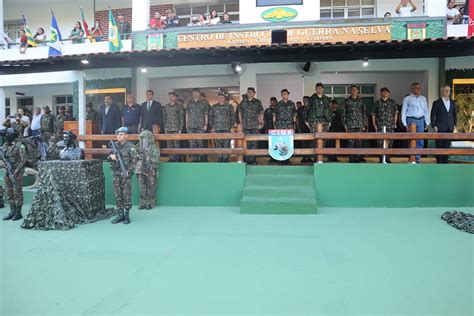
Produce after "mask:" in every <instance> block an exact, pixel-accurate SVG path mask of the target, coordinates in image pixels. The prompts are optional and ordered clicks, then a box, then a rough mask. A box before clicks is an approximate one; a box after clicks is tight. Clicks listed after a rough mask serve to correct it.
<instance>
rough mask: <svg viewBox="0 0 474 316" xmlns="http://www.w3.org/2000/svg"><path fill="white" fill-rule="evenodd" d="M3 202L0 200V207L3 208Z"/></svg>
mask: <svg viewBox="0 0 474 316" xmlns="http://www.w3.org/2000/svg"><path fill="white" fill-rule="evenodd" d="M4 207H5V204H3V200H0V208H4Z"/></svg>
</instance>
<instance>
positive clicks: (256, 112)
mask: <svg viewBox="0 0 474 316" xmlns="http://www.w3.org/2000/svg"><path fill="white" fill-rule="evenodd" d="M255 92H256V91H255V88H253V87H249V88H248V89H247V97H246V98H244V99H243V100H242V102H240V104H239V106H238V107H237V112H238V113H239V122H240V124H241V126H242V131H243V132H244V134H246V135H250V134H258V132H259V129H260V128H261V127H262V126H263V106H262V102H260V100H259V99H256V98H254V97H255ZM256 147H257V142H248V143H247V148H248V149H255V148H256ZM244 161H245V162H246V163H248V164H257V159H256V157H255V156H248V157H247V156H246V157H244Z"/></svg>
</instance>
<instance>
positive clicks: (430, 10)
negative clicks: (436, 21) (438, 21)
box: [420, 0, 447, 17]
mask: <svg viewBox="0 0 474 316" xmlns="http://www.w3.org/2000/svg"><path fill="white" fill-rule="evenodd" d="M446 2H447V1H446V0H425V11H426V15H427V16H430V17H432V16H446ZM420 9H421V8H420Z"/></svg>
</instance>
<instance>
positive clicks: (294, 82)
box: [255, 73, 304, 108]
mask: <svg viewBox="0 0 474 316" xmlns="http://www.w3.org/2000/svg"><path fill="white" fill-rule="evenodd" d="M303 81H304V79H303V77H302V76H301V75H300V74H295V73H290V74H271V75H257V86H256V87H255V88H256V89H257V98H258V99H260V101H262V104H263V107H265V108H266V107H268V106H269V104H270V98H271V97H276V98H277V100H278V101H280V100H281V93H280V92H281V90H282V89H288V91H290V100H291V101H293V102H295V103H296V102H297V101H302V100H303V96H304V84H303Z"/></svg>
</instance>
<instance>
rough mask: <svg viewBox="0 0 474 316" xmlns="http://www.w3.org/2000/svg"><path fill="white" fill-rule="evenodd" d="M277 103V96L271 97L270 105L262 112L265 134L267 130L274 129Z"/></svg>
mask: <svg viewBox="0 0 474 316" xmlns="http://www.w3.org/2000/svg"><path fill="white" fill-rule="evenodd" d="M277 103H278V101H277V98H275V97H271V98H270V106H269V107H268V108H266V109H265V111H264V112H263V128H264V130H265V134H267V133H268V131H269V130H271V129H275V122H274V120H275V116H276V113H277Z"/></svg>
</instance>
